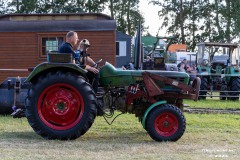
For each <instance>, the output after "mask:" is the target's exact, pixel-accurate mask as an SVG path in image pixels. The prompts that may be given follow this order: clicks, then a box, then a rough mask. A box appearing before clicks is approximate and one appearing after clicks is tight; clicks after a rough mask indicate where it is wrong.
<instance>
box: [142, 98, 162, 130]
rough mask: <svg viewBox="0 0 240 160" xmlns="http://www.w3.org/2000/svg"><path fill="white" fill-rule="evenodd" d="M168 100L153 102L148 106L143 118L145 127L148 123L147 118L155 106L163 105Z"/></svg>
mask: <svg viewBox="0 0 240 160" xmlns="http://www.w3.org/2000/svg"><path fill="white" fill-rule="evenodd" d="M166 103H167V101H158V102H156V103H153V104H152V105H151V106H150V107H148V109H147V110H146V111H145V113H144V115H143V119H142V126H143V128H144V129H145V123H146V118H147V116H148V113H149V112H150V111H151V110H152V109H153V108H155V107H157V106H159V105H161V104H166Z"/></svg>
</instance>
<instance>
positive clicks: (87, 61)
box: [77, 39, 100, 93]
mask: <svg viewBox="0 0 240 160" xmlns="http://www.w3.org/2000/svg"><path fill="white" fill-rule="evenodd" d="M89 47H90V43H89V41H88V40H87V39H83V40H81V42H80V43H79V47H78V49H79V51H80V57H79V59H78V60H77V61H79V63H80V66H84V67H85V69H86V70H87V71H88V72H87V78H88V80H89V83H90V84H91V85H92V87H93V90H94V92H95V93H97V90H98V82H99V77H100V76H99V70H98V69H97V68H95V67H96V65H97V64H96V63H95V62H94V61H93V59H92V58H91V57H90V54H88V53H87V50H88V48H89Z"/></svg>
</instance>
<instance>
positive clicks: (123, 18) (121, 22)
mask: <svg viewBox="0 0 240 160" xmlns="http://www.w3.org/2000/svg"><path fill="white" fill-rule="evenodd" d="M138 4H139V0H110V1H109V3H108V8H109V10H110V13H111V16H112V17H113V18H114V19H116V21H117V29H118V30H119V31H121V32H123V33H128V34H129V35H134V34H135V32H136V30H137V26H138V22H139V21H141V24H142V26H143V24H144V17H143V16H142V15H141V13H140V11H139V9H138ZM142 28H143V27H142ZM143 29H144V28H143Z"/></svg>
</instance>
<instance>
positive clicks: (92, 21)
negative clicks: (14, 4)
mask: <svg viewBox="0 0 240 160" xmlns="http://www.w3.org/2000/svg"><path fill="white" fill-rule="evenodd" d="M69 30H74V31H105V30H116V21H115V20H114V19H113V18H112V17H110V16H108V15H105V14H101V13H66V14H62V13H61V14H6V15H2V16H0V32H50V31H69Z"/></svg>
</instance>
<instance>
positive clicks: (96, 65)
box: [92, 59, 102, 68]
mask: <svg viewBox="0 0 240 160" xmlns="http://www.w3.org/2000/svg"><path fill="white" fill-rule="evenodd" d="M100 62H102V59H99V60H98V61H97V62H95V64H94V65H92V67H95V68H98V64H99V63H100Z"/></svg>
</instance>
